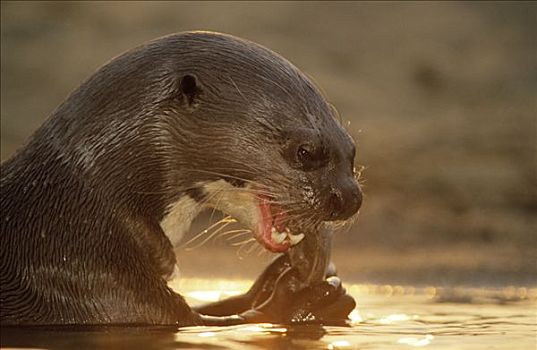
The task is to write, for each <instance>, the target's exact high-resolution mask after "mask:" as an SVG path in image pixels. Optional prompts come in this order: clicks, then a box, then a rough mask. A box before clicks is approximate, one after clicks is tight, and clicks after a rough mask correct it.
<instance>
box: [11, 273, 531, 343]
mask: <svg viewBox="0 0 537 350" xmlns="http://www.w3.org/2000/svg"><path fill="white" fill-rule="evenodd" d="M250 283H251V282H250V281H246V280H209V279H206V280H205V279H184V280H181V281H180V282H176V283H174V284H173V286H174V288H176V289H178V290H180V291H182V293H183V294H184V295H185V296H186V298H187V300H188V301H189V302H190V303H191V304H195V303H200V302H204V301H214V300H218V299H219V298H223V297H226V296H229V295H234V294H237V293H240V292H241V291H244V290H246V289H247V288H248V286H249V285H250ZM347 290H348V291H349V292H350V293H351V294H352V295H353V296H354V297H355V298H356V300H357V302H358V307H357V309H356V310H354V311H353V312H352V314H351V322H350V325H349V327H317V326H298V327H285V326H282V325H273V324H251V325H241V326H234V327H187V328H182V329H179V330H177V329H170V328H166V327H152V328H136V327H130V328H106V329H100V330H95V331H58V330H5V329H4V330H2V334H1V341H2V347H3V348H4V347H14V348H21V347H25V348H56V349H77V350H82V349H96V348H98V349H100V348H111V349H238V350H240V349H244V350H250V349H252V350H254V349H412V348H416V347H418V348H419V347H421V348H425V349H428V348H429V349H532V350H534V349H536V347H537V340H536V334H537V288H523V287H518V288H517V287H506V288H488V289H485V288H483V289H479V288H450V289H446V288H435V287H425V288H415V287H408V286H406V287H405V286H390V285H386V286H379V285H347Z"/></svg>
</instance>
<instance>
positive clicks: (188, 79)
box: [179, 74, 202, 110]
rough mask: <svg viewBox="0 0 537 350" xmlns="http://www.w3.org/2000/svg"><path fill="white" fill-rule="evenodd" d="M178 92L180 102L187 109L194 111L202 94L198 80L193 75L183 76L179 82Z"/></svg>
mask: <svg viewBox="0 0 537 350" xmlns="http://www.w3.org/2000/svg"><path fill="white" fill-rule="evenodd" d="M179 90H180V91H181V102H183V103H184V104H185V107H186V108H187V109H189V110H194V109H195V108H196V107H197V106H198V97H199V95H200V94H201V92H202V90H201V86H200V84H199V81H198V78H196V76H195V75H193V74H185V75H183V76H182V77H181V79H180V80H179Z"/></svg>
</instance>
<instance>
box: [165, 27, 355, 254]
mask: <svg viewBox="0 0 537 350" xmlns="http://www.w3.org/2000/svg"><path fill="white" fill-rule="evenodd" d="M163 41H167V45H166V47H168V48H169V47H174V48H175V49H174V50H172V51H173V52H172V54H169V57H170V61H169V62H168V64H167V66H168V67H171V69H172V73H170V74H171V75H172V76H173V77H174V79H175V84H174V85H173V88H170V93H169V96H168V97H167V98H165V99H163V102H162V103H161V105H160V108H161V114H162V115H163V117H162V120H161V122H162V123H166V124H167V125H166V127H165V128H163V129H164V130H167V134H166V135H165V136H166V137H165V139H166V142H165V144H166V151H165V152H166V154H167V157H168V165H169V167H170V169H169V172H168V173H169V176H170V177H171V178H172V179H171V182H172V183H174V186H175V187H176V188H178V189H183V194H188V195H189V198H188V200H186V202H185V201H184V199H183V202H181V201H179V202H180V203H181V204H180V205H177V204H171V206H170V209H169V213H172V212H173V211H174V209H173V208H175V210H176V211H177V210H183V211H184V209H185V207H186V206H188V207H192V206H197V207H198V208H202V207H212V208H215V209H217V210H221V211H223V212H225V213H227V214H229V215H230V216H232V217H234V218H235V219H237V220H238V221H239V222H241V223H242V224H244V225H246V226H247V227H248V228H250V229H251V230H252V232H253V234H254V236H255V238H256V239H257V240H258V241H259V242H260V243H261V244H262V245H263V246H264V247H266V248H267V249H268V250H270V251H274V252H276V251H285V250H287V249H288V248H289V247H290V246H292V245H293V244H296V243H298V242H299V241H300V240H301V239H302V237H303V236H304V235H303V232H297V230H298V228H299V227H300V230H304V228H306V230H307V227H308V226H309V225H318V224H319V223H321V222H323V221H336V220H346V219H348V218H350V217H351V216H353V215H354V214H355V213H356V212H357V211H358V209H359V208H360V205H361V201H362V195H361V191H360V188H359V185H358V183H357V180H356V178H355V172H354V166H353V164H354V157H355V145H354V143H353V140H352V138H351V137H350V136H349V134H348V133H347V132H346V131H345V130H344V128H343V127H342V126H341V124H340V123H339V121H338V120H337V118H336V116H335V113H334V110H333V109H332V108H331V106H330V105H329V103H327V101H326V100H325V99H324V97H323V96H322V94H321V93H320V92H319V90H318V89H317V88H316V87H315V85H314V84H313V83H312V82H311V81H310V80H309V79H308V78H307V77H306V76H305V75H304V74H303V73H301V72H300V71H299V70H298V69H297V68H296V67H295V66H293V65H292V64H291V63H290V62H288V61H287V60H285V59H284V58H282V57H281V56H279V55H278V54H276V53H274V52H272V51H270V50H268V49H266V48H264V47H261V46H259V45H257V44H254V43H252V42H249V41H245V40H242V39H238V38H235V37H232V36H228V35H221V34H214V33H199V32H198V33H187V34H182V35H178V36H171V37H167V38H164V39H160V41H157V42H156V43H158V44H159V45H160V46H164V45H162V42H163ZM181 198H184V197H181ZM185 204H186V205H185ZM174 205H175V207H174ZM169 217H174V218H175V219H174V220H175V221H177V220H178V219H177V216H174V215H169ZM174 220H165V222H164V226H166V227H169V228H170V229H171V227H172V226H173V225H177V223H176V222H175V221H174ZM165 230H166V229H165Z"/></svg>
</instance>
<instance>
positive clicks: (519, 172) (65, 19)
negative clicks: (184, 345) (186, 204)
mask: <svg viewBox="0 0 537 350" xmlns="http://www.w3.org/2000/svg"><path fill="white" fill-rule="evenodd" d="M536 18H537V4H536V3H531V2H523V3H517V2H508V3H507V2H506V3H485V2H476V3H471V2H439V3H425V2H419V3H407V2H405V3H402V2H396V3H381V2H378V3H377V2H374V3H367V2H360V3H353V2H327V3H324V2H314V3H308V2H300V3H298V2H297V3H295V2H291V3H282V2H253V3H242V2H230V3H227V2H203V3H190V2H166V3H158V2H148V3H144V2H136V3H129V2H117V3H113V2H112V3H108V2H107V3H104V2H96V3H92V2H84V3H82V2H10V1H2V2H1V158H2V160H5V159H7V158H8V157H9V156H10V155H11V154H13V152H14V151H15V150H16V149H17V148H18V147H20V146H21V145H22V144H23V143H24V141H25V139H26V138H28V136H29V135H30V134H31V133H32V132H33V131H34V130H35V129H36V128H38V127H39V125H40V124H41V123H42V122H43V121H44V120H45V118H46V117H47V116H48V115H49V114H50V113H51V111H52V110H53V109H54V108H55V107H56V106H57V105H58V104H59V103H60V102H61V101H62V100H63V99H64V98H65V97H66V96H67V94H68V93H69V92H70V91H71V90H73V89H74V88H76V87H77V86H78V85H79V84H80V83H81V82H82V80H83V79H85V78H87V77H88V76H90V75H91V74H92V73H93V72H94V71H95V70H96V69H97V68H98V67H99V66H101V65H102V64H104V63H106V62H107V61H108V60H110V59H111V58H113V57H114V56H116V55H118V54H120V53H122V52H123V51H125V50H127V49H130V48H132V47H134V46H136V45H139V44H141V43H143V42H145V41H147V40H150V39H153V38H155V37H158V36H161V35H165V34H169V33H173V32H179V31H186V30H211V31H220V32H225V33H230V34H233V35H237V36H240V37H244V38H247V39H250V40H253V41H255V42H258V43H260V44H262V45H265V46H267V47H269V48H271V49H273V50H274V51H276V52H278V53H280V54H282V55H283V56H284V57H286V58H288V59H289V60H290V61H292V62H293V63H294V64H296V65H297V66H298V67H299V68H301V69H302V70H303V71H304V72H305V73H307V74H308V75H310V76H311V77H313V78H314V80H315V81H316V82H317V83H318V84H319V85H320V87H321V88H322V89H323V90H324V92H325V93H326V95H327V97H328V99H329V100H330V101H332V102H333V103H334V104H335V105H336V107H337V108H338V110H339V112H340V114H341V115H342V117H343V118H344V119H345V120H346V121H348V123H349V125H348V130H349V132H350V133H351V134H352V135H353V136H354V138H355V139H356V141H357V144H358V152H357V163H358V164H362V165H364V166H365V171H364V177H365V179H366V181H365V186H364V191H365V193H366V198H365V202H364V205H363V208H362V210H361V212H360V215H359V218H358V220H357V221H356V223H355V224H354V225H353V226H352V227H350V228H347V229H344V230H342V231H341V232H339V233H338V234H337V236H336V238H335V248H334V260H335V262H336V263H337V265H338V267H339V271H340V275H342V277H343V279H344V281H345V280H347V281H354V282H364V283H367V282H372V283H400V284H414V285H420V284H422V285H427V284H435V285H453V284H472V285H501V284H507V283H509V284H519V285H528V284H531V285H535V284H536V283H537V174H536V168H537V165H536V164H537V158H536V150H537V143H536V140H537V135H536V133H537V125H536V112H537V111H536V97H537V96H536V92H537V64H536V62H537V60H536V58H537V57H536V53H537V44H536V43H537V41H536V38H537V20H536ZM205 220H206V218H203V217H202V218H200V219H199V220H197V222H196V224H195V225H194V227H193V233H196V230H200V229H202V228H203V227H204V226H206V225H207V223H206V221H205ZM224 245H228V246H230V247H223V246H224ZM178 254H179V260H180V265H181V267H182V269H183V274H184V275H185V276H212V275H218V276H220V277H231V276H233V277H248V278H253V277H255V275H256V274H257V273H259V271H260V270H261V269H262V268H263V266H264V265H265V264H266V263H267V261H268V260H269V259H270V257H269V256H267V254H261V256H259V255H258V254H257V251H255V252H252V253H248V252H245V250H244V249H242V250H241V251H238V248H237V247H234V246H232V245H230V244H229V242H228V243H227V244H226V242H225V240H216V241H213V242H209V243H207V244H205V245H204V246H203V247H201V248H198V249H195V250H193V251H185V250H184V249H180V250H179V251H178Z"/></svg>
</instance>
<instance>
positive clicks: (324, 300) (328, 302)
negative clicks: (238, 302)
mask: <svg viewBox="0 0 537 350" xmlns="http://www.w3.org/2000/svg"><path fill="white" fill-rule="evenodd" d="M301 285H302V283H301V281H300V279H299V274H298V273H297V271H296V270H294V269H292V268H288V269H286V270H285V271H284V272H283V273H282V274H281V275H280V276H279V277H278V279H277V281H276V283H275V285H274V289H273V291H272V294H271V295H270V297H269V298H268V299H267V300H266V301H265V302H264V303H262V304H261V305H258V306H256V307H254V308H252V309H250V310H248V311H246V312H243V313H242V314H241V317H243V318H244V319H245V321H246V322H272V323H284V324H301V323H317V324H342V323H345V321H346V320H347V316H348V314H349V313H350V312H351V311H352V310H353V309H354V307H355V306H356V302H355V301H354V299H353V298H352V297H351V296H350V295H348V294H346V291H345V289H344V288H343V287H342V285H341V281H340V279H339V278H338V277H336V276H331V277H328V278H327V279H326V280H325V281H323V282H320V283H318V284H316V285H312V286H308V287H306V288H301Z"/></svg>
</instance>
